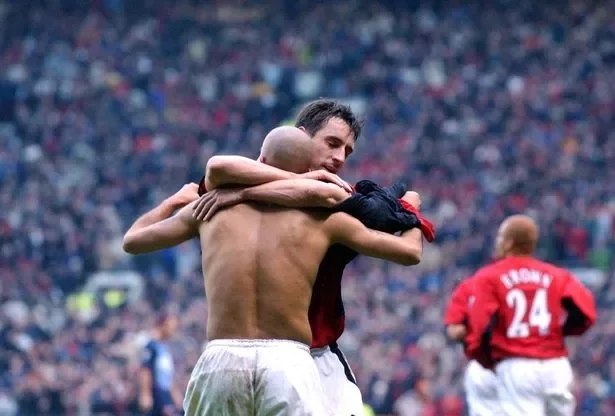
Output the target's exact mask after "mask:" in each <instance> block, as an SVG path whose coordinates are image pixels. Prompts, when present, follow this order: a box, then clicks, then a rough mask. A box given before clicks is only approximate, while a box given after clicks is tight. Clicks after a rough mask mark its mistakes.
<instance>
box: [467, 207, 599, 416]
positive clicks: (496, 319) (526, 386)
mask: <svg viewBox="0 0 615 416" xmlns="http://www.w3.org/2000/svg"><path fill="white" fill-rule="evenodd" d="M537 240H538V227H537V226H536V224H535V223H534V221H533V220H532V219H531V218H529V217H526V216H522V215H515V216H512V217H509V218H507V219H506V220H505V221H504V222H503V223H502V225H501V226H500V229H499V230H498V235H497V239H496V247H495V250H496V253H495V254H496V257H497V258H498V259H499V260H497V261H496V262H495V263H493V264H491V265H489V266H486V267H484V268H482V269H480V270H479V271H478V272H477V273H476V274H475V275H474V277H473V280H474V296H475V299H474V302H473V304H472V306H471V307H470V313H469V317H470V325H469V327H470V329H471V330H470V333H469V335H468V337H467V343H468V345H467V353H468V355H469V356H470V357H471V358H474V359H476V360H478V361H479V362H480V363H481V364H482V365H483V366H484V367H486V368H494V369H495V373H496V376H497V378H498V397H499V400H500V404H501V406H502V410H503V414H505V415H509V416H513V415H514V416H519V415H532V416H541V415H562V416H572V415H573V414H574V410H575V399H574V397H573V394H572V391H571V388H572V383H573V373H572V368H571V366H570V362H569V360H568V351H567V350H566V346H565V344H564V337H565V336H567V335H582V334H583V333H584V332H585V331H587V330H588V329H589V328H590V327H591V326H592V325H593V324H594V322H595V321H596V305H595V302H594V298H593V296H592V294H591V292H589V291H588V290H587V289H586V288H585V287H584V286H583V285H582V284H581V283H580V282H579V281H578V280H576V279H575V278H574V277H573V276H572V274H570V273H569V272H568V271H566V270H564V269H561V268H559V267H556V266H554V265H551V264H549V263H545V262H543V261H540V260H537V259H535V258H534V257H532V254H533V252H534V249H535V247H536V242H537Z"/></svg>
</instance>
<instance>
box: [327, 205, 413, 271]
mask: <svg viewBox="0 0 615 416" xmlns="http://www.w3.org/2000/svg"><path fill="white" fill-rule="evenodd" d="M325 227H326V229H327V231H328V232H329V236H330V238H331V240H332V242H333V243H339V244H343V245H345V246H348V247H350V248H352V249H353V250H355V251H358V252H359V253H361V254H364V255H366V256H370V257H378V258H381V259H385V260H389V261H392V262H395V263H398V264H403V265H404V266H412V265H415V264H418V263H420V261H421V256H422V254H423V234H422V232H421V230H420V229H418V228H413V229H411V230H408V231H406V232H404V233H403V234H402V235H401V236H395V235H391V234H387V233H383V232H380V231H374V230H371V229H369V228H367V227H365V226H364V225H363V224H362V223H361V222H360V221H359V220H357V219H356V218H354V217H351V216H350V215H348V214H345V213H336V214H333V215H331V216H330V217H329V218H328V219H327V220H326V222H325Z"/></svg>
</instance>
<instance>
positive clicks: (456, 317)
mask: <svg viewBox="0 0 615 416" xmlns="http://www.w3.org/2000/svg"><path fill="white" fill-rule="evenodd" d="M470 296H471V285H470V284H469V279H466V280H464V281H463V282H461V283H460V284H459V285H457V287H456V288H455V290H454V291H453V294H452V295H451V299H450V300H449V302H448V306H447V307H446V311H445V312H444V325H459V324H464V323H466V320H467V318H468V302H469V300H470Z"/></svg>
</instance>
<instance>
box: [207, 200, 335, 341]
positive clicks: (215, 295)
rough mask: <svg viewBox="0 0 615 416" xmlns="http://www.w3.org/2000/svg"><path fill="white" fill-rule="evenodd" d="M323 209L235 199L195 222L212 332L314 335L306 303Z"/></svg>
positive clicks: (323, 239)
mask: <svg viewBox="0 0 615 416" xmlns="http://www.w3.org/2000/svg"><path fill="white" fill-rule="evenodd" d="M325 217H326V214H324V213H319V212H307V211H299V210H289V209H280V208H275V207H264V206H262V205H259V206H256V205H249V204H240V205H236V206H234V207H232V208H229V209H226V210H225V211H223V212H220V213H219V214H217V215H216V216H215V217H214V218H213V219H212V220H211V221H209V222H206V223H203V224H202V225H201V226H200V227H199V234H200V240H201V246H202V252H203V258H202V261H203V273H204V277H205V292H206V295H207V302H208V309H209V317H208V322H207V335H208V339H209V340H213V339H230V338H233V339H242V338H243V339H290V340H295V341H299V342H303V343H305V344H308V345H309V344H310V342H311V337H312V335H311V330H310V324H309V322H308V307H309V304H310V299H311V295H312V286H313V284H314V280H315V278H316V274H317V271H318V267H319V265H320V261H321V260H322V258H323V256H324V254H325V252H326V250H327V249H328V247H329V244H330V241H329V238H328V236H327V233H326V232H325V230H324V227H323V224H324V222H323V219H324V218H325Z"/></svg>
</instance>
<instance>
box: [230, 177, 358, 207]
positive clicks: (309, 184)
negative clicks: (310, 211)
mask: <svg viewBox="0 0 615 416" xmlns="http://www.w3.org/2000/svg"><path fill="white" fill-rule="evenodd" d="M241 194H242V195H241V198H242V200H243V201H254V202H269V203H272V204H275V205H280V206H283V207H288V208H304V207H305V208H332V207H334V206H335V205H337V204H339V203H340V202H342V201H344V200H345V199H346V198H348V197H349V196H350V194H349V193H348V192H346V191H345V190H343V189H342V188H340V187H339V186H337V185H333V184H330V183H326V182H321V181H316V180H313V179H288V180H281V181H275V182H270V183H266V184H263V185H259V186H254V187H251V188H245V189H243V190H242V191H241Z"/></svg>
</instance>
